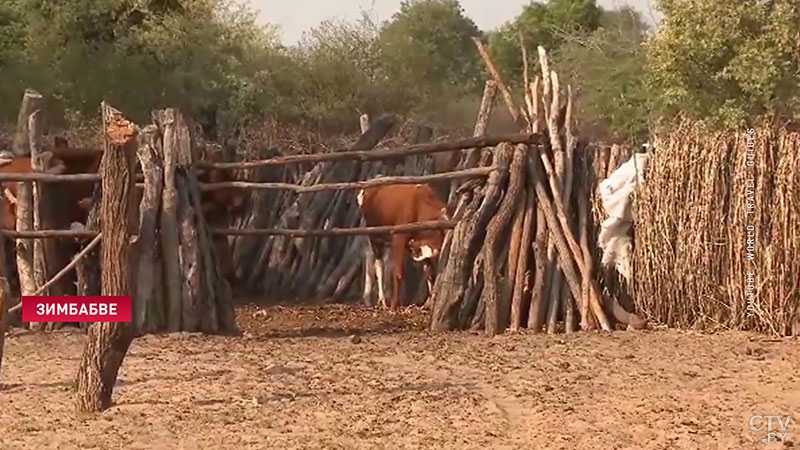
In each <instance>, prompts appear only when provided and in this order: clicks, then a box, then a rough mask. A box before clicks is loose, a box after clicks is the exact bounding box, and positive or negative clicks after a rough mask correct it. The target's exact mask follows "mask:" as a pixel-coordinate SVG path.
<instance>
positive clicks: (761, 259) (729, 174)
mask: <svg viewBox="0 0 800 450" xmlns="http://www.w3.org/2000/svg"><path fill="white" fill-rule="evenodd" d="M752 131H753V132H752V133H748V131H747V130H742V131H741V132H739V133H710V132H707V131H704V130H703V129H702V128H701V127H700V126H699V125H695V124H691V123H688V122H685V123H682V124H681V125H680V126H679V127H677V128H676V130H675V131H673V132H672V133H670V134H669V135H668V136H666V138H665V139H663V142H658V143H657V145H656V149H655V152H654V154H653V157H652V159H651V161H650V163H649V164H648V167H647V171H646V173H645V185H644V187H643V188H642V189H641V193H640V195H639V201H638V202H637V208H636V216H635V227H636V245H635V247H636V249H635V261H634V270H635V273H634V279H635V282H634V284H635V298H636V303H637V306H638V307H640V308H642V309H643V310H644V311H646V312H647V314H648V315H650V316H651V317H653V318H654V319H655V320H657V321H659V322H663V323H665V324H667V325H669V326H675V327H694V328H699V329H739V330H742V329H746V330H755V331H759V332H766V333H773V334H777V335H787V334H794V335H796V334H798V333H800V311H798V307H799V306H800V278H798V273H800V201H798V199H799V198H800V133H798V132H796V131H794V132H793V131H790V130H788V129H787V128H785V127H780V128H776V127H774V126H772V125H769V124H765V125H763V126H761V127H759V128H756V129H754V130H752ZM748 137H752V139H753V140H752V151H748ZM748 191H751V192H748ZM748 197H750V198H749V199H748ZM748 203H750V204H752V205H753V206H754V207H753V209H748ZM748 211H752V213H748ZM748 227H750V228H749V229H748ZM748 233H752V235H751V236H749V235H748ZM748 239H751V241H750V242H748ZM748 246H752V247H751V248H750V249H749V250H748ZM748 252H751V253H752V254H753V259H752V260H748V258H747V253H748ZM748 273H752V274H753V275H752V276H749V275H748ZM750 293H752V294H753V296H752V299H751V300H749V297H750V296H749V295H748V294H750Z"/></svg>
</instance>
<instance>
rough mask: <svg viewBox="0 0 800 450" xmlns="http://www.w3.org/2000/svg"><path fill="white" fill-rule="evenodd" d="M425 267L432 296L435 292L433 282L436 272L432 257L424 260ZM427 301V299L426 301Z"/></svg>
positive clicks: (429, 295) (426, 278)
mask: <svg viewBox="0 0 800 450" xmlns="http://www.w3.org/2000/svg"><path fill="white" fill-rule="evenodd" d="M422 265H423V267H424V268H425V281H427V282H428V297H427V298H430V297H431V294H432V293H433V282H434V274H433V261H431V260H430V259H426V260H425V261H423V262H422ZM425 303H427V301H426V302H425Z"/></svg>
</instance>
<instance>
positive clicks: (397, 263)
mask: <svg viewBox="0 0 800 450" xmlns="http://www.w3.org/2000/svg"><path fill="white" fill-rule="evenodd" d="M407 246H408V236H406V235H402V234H398V235H395V236H394V237H393V238H392V265H393V266H394V289H392V301H391V303H390V309H391V310H392V311H397V310H399V309H400V291H401V289H402V287H403V269H404V268H405V267H404V266H405V264H404V263H405V258H406V247H407Z"/></svg>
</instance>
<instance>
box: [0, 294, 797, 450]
mask: <svg viewBox="0 0 800 450" xmlns="http://www.w3.org/2000/svg"><path fill="white" fill-rule="evenodd" d="M258 311H259V310H257V308H256V307H254V306H248V307H242V308H240V309H239V311H238V315H239V318H240V324H241V325H242V328H243V331H245V334H244V336H243V337H208V336H202V335H193V334H179V335H164V336H148V337H145V338H142V339H138V340H136V341H135V342H134V344H133V345H132V347H131V350H130V352H129V354H128V356H127V358H126V359H125V363H124V365H123V367H122V370H121V373H120V378H119V381H118V384H117V387H116V389H115V391H114V400H115V405H114V406H113V407H112V408H111V409H109V410H108V411H106V412H104V413H102V414H99V415H93V416H78V415H77V414H76V413H75V412H74V410H73V406H72V395H73V394H72V383H73V379H74V374H75V370H76V368H77V365H78V359H79V357H80V352H81V348H82V345H83V342H84V339H85V335H83V334H81V333H80V332H76V331H61V332H56V333H51V334H39V335H36V334H30V333H25V332H20V331H19V330H16V331H15V332H14V333H13V334H12V336H11V337H9V338H8V339H7V341H6V346H7V347H6V359H5V361H4V364H3V381H4V382H5V387H4V389H3V391H2V392H0V449H2V450H17V449H126V450H128V449H130V450H133V449H143V450H144V449H148V450H158V449H187V450H188V449H191V450H195V449H221V450H228V449H237V450H241V449H284V448H285V449H473V448H475V449H477V448H481V449H577V450H583V449H602V450H609V449H665V450H666V449H692V450H699V449H743V450H746V449H770V448H795V447H794V446H795V445H796V444H794V443H796V442H800V423H798V422H800V378H798V377H799V376H798V372H797V368H798V367H799V366H800V342H798V341H797V340H793V339H769V338H767V337H764V336H756V335H749V334H745V333H719V334H713V335H704V334H697V333H688V332H677V331H668V330H656V331H639V332H625V331H619V332H615V333H612V334H604V333H578V334H574V335H556V336H546V335H530V334H513V335H504V336H499V337H497V338H494V339H490V340H487V339H486V338H484V337H483V336H479V335H472V334H469V333H453V334H447V335H430V334H428V333H427V332H426V331H425V330H424V323H425V318H424V315H423V314H422V313H421V312H420V311H418V310H410V311H406V312H404V313H402V314H399V315H391V314H389V313H386V312H381V311H376V310H371V309H362V308H352V307H343V306H324V307H301V308H291V309H290V308H280V307H271V308H268V309H266V310H264V311H263V312H258ZM356 333H357V335H358V336H359V338H360V339H358V338H353V337H352V336H353V335H354V334H356ZM753 414H783V415H785V414H794V415H795V416H796V417H793V418H792V421H791V422H790V424H789V428H788V433H789V434H788V437H787V443H786V445H781V444H771V445H768V444H763V443H762V442H761V439H762V438H764V437H765V436H766V427H764V430H763V431H760V432H754V431H751V430H750V429H749V425H748V421H749V418H750V416H751V415H753ZM795 421H797V422H795ZM756 425H762V423H761V422H757V423H756ZM776 426H777V424H776Z"/></svg>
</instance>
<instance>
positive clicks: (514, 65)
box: [489, 0, 603, 79]
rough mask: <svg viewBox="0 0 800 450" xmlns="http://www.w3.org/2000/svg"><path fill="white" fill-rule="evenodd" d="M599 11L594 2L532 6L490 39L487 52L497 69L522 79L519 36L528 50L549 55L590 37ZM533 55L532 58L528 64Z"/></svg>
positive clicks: (557, 1) (576, 0)
mask: <svg viewBox="0 0 800 450" xmlns="http://www.w3.org/2000/svg"><path fill="white" fill-rule="evenodd" d="M602 12H603V11H602V9H601V8H600V7H599V6H597V2H596V0H550V1H549V2H547V3H538V2H531V3H529V4H528V5H526V6H525V7H524V8H523V9H522V12H521V13H520V15H519V16H517V17H516V18H515V19H514V20H512V21H510V22H508V23H506V24H505V25H503V26H502V27H501V28H500V29H499V30H498V31H496V32H495V33H492V35H491V37H490V41H489V42H490V48H491V51H492V54H493V56H494V57H495V59H496V60H497V64H498V66H499V69H500V70H501V71H502V72H503V73H504V74H508V76H509V77H510V78H511V79H519V78H520V77H521V75H522V56H521V54H520V48H519V37H518V35H519V34H520V32H521V33H522V38H523V39H524V41H525V43H526V46H527V47H528V48H534V49H535V48H536V46H539V45H541V46H543V47H544V48H546V49H547V51H548V52H549V53H550V54H556V53H557V50H558V48H559V47H560V46H561V45H562V44H564V43H565V42H567V41H568V40H570V39H573V38H574V37H575V36H582V35H586V34H588V33H591V32H592V31H594V30H595V29H597V27H598V26H599V25H600V18H601V16H602ZM534 58H535V55H531V60H533V59H534Z"/></svg>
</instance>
